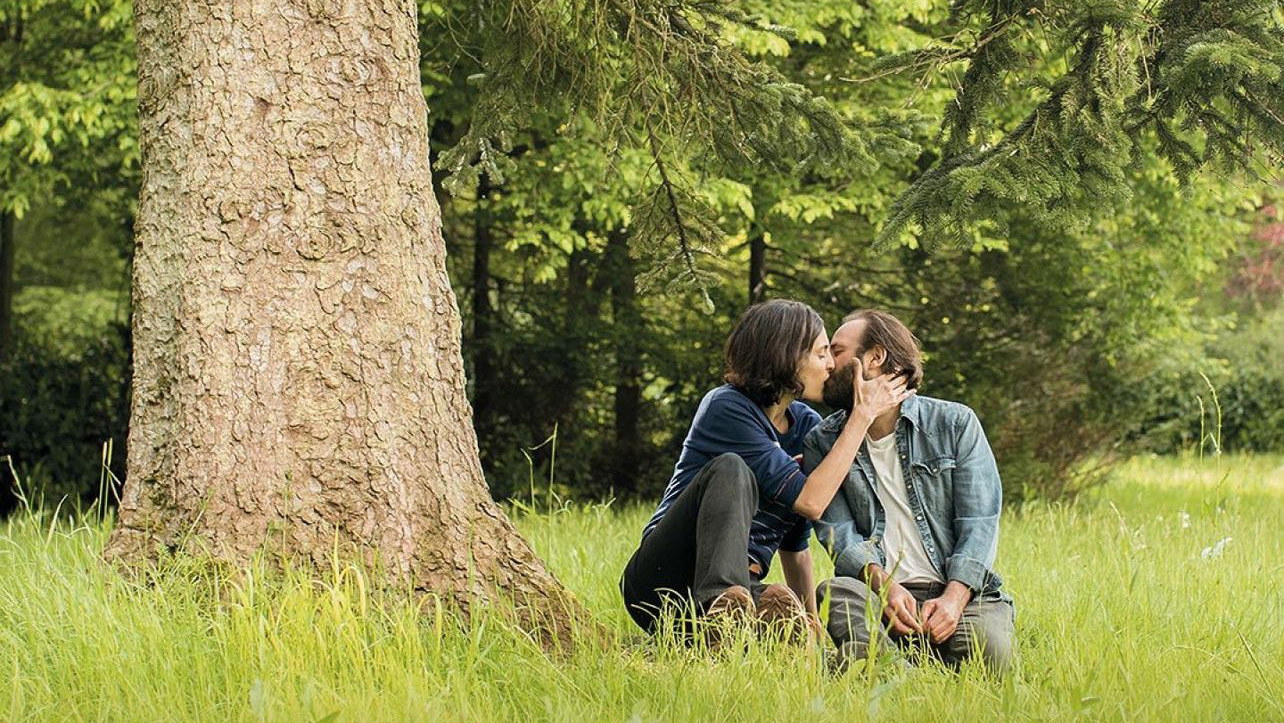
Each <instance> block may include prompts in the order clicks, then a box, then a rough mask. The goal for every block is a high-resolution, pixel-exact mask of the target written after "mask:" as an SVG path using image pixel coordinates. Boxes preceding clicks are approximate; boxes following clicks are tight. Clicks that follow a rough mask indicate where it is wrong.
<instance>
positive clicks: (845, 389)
mask: <svg viewBox="0 0 1284 723" xmlns="http://www.w3.org/2000/svg"><path fill="white" fill-rule="evenodd" d="M855 381H856V362H855V361H854V360H853V361H852V362H850V363H849V364H847V365H846V366H844V367H842V368H841V369H835V370H834V371H833V372H831V373H830V375H829V378H828V379H826V380H825V388H824V390H823V391H822V392H821V398H822V399H823V400H824V402H825V406H827V407H831V408H833V409H841V410H843V411H844V412H851V411H852V395H853V394H855V393H856V391H855V386H854V385H855Z"/></svg>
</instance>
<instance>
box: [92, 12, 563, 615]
mask: <svg viewBox="0 0 1284 723" xmlns="http://www.w3.org/2000/svg"><path fill="white" fill-rule="evenodd" d="M135 8H136V10H135V12H136V22H137V34H138V48H139V67H138V74H139V106H140V111H141V119H140V136H141V143H142V152H143V169H144V181H143V188H142V196H141V200H140V204H139V214H138V224H137V230H138V235H137V244H138V248H137V256H136V258H135V262H134V320H133V329H134V350H135V354H134V364H135V366H134V396H133V406H132V411H131V424H130V436H129V458H128V480H127V482H126V486H125V491H124V495H123V500H122V502H121V506H120V522H119V526H118V527H117V528H116V530H115V531H114V532H113V534H112V537H111V540H110V542H109V546H108V555H109V556H110V557H113V558H116V559H123V560H126V561H132V560H149V559H153V558H154V557H155V556H156V555H157V554H158V553H159V552H160V551H162V550H172V549H195V550H200V551H201V552H202V553H205V554H210V555H212V556H213V557H214V558H216V559H220V560H225V561H229V562H232V563H234V564H243V563H246V562H248V561H249V560H250V559H251V556H253V555H254V554H255V553H256V552H257V551H259V550H261V549H266V550H268V551H270V552H275V553H280V554H283V555H285V556H287V557H288V558H289V559H292V560H295V561H299V560H302V561H307V562H311V563H313V564H315V565H318V566H328V565H329V564H330V555H331V552H332V550H334V546H335V542H336V537H337V540H338V541H339V543H340V545H341V546H342V548H343V549H344V550H347V551H348V552H349V553H351V554H356V555H359V556H360V557H362V558H363V559H364V560H365V561H366V562H367V563H369V564H372V565H373V564H374V563H376V562H377V563H378V565H379V567H380V569H383V570H386V571H387V573H388V574H389V575H390V576H391V577H392V578H393V579H394V580H395V581H397V582H400V583H406V582H409V583H411V584H413V586H414V588H415V589H417V590H419V591H422V592H424V593H434V594H436V595H440V596H442V597H443V598H446V599H448V600H451V601H453V602H455V603H456V604H458V605H459V606H460V607H461V608H463V609H464V610H465V611H467V610H468V609H470V608H474V609H475V607H476V606H477V605H478V604H479V603H480V602H482V601H491V600H495V599H496V597H497V595H498V594H499V593H503V595H505V596H508V597H510V598H512V599H514V600H515V601H516V602H517V604H518V605H519V606H524V609H525V610H526V615H527V618H528V621H531V620H534V619H536V618H539V619H542V620H544V621H546V622H549V623H552V625H551V627H544V628H542V632H544V633H546V634H549V633H551V634H553V635H555V636H556V637H557V638H558V639H563V640H564V639H565V638H566V633H567V631H568V629H569V628H568V626H567V625H566V623H567V622H568V617H569V615H570V614H571V613H572V612H573V608H574V603H573V602H572V601H571V598H570V597H569V595H568V594H567V593H566V592H565V590H564V588H562V586H561V585H559V584H558V583H557V581H556V580H554V579H553V577H552V576H551V575H550V574H549V573H548V572H547V571H546V570H545V568H544V565H543V564H542V563H541V562H540V561H539V559H538V558H537V557H536V556H535V555H534V554H533V552H532V551H531V548H530V547H529V546H528V545H527V543H526V542H525V541H524V540H523V539H522V538H521V537H520V536H519V535H518V534H517V532H516V531H515V530H514V529H513V527H512V525H511V524H510V522H509V521H508V519H507V518H506V517H505V515H504V514H503V512H502V511H501V510H500V509H499V508H498V507H496V506H495V504H494V503H493V502H492V501H491V499H490V496H489V494H488V492H487V489H486V486H485V480H484V479H483V477H482V470H481V466H480V465H479V463H478V458H477V441H476V436H475V434H474V432H473V428H472V414H471V411H470V409H469V406H468V401H467V398H466V396H465V391H464V371H463V360H462V358H461V356H460V318H459V311H458V308H457V306H456V301H455V296H454V294H453V293H452V291H451V288H450V283H449V280H448V278H447V276H446V269H445V258H444V255H445V250H444V245H443V242H442V237H441V228H440V213H439V209H438V206H437V203H436V200H435V199H434V197H433V190H432V182H431V177H430V174H429V168H428V146H427V124H426V108H425V105H424V99H423V94H422V91H421V89H420V84H419V72H418V45H417V37H416V22H415V12H416V5H415V3H414V1H413V0H386V1H385V2H380V3H347V2H340V1H339V0H247V1H246V2H240V3H206V2H192V1H190V0H188V1H181V0H180V1H178V2H171V1H162V0H138V2H137V3H136V5H135ZM546 640H547V638H546Z"/></svg>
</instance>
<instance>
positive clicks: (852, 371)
mask: <svg viewBox="0 0 1284 723" xmlns="http://www.w3.org/2000/svg"><path fill="white" fill-rule="evenodd" d="M864 336H865V320H864V319H855V320H853V321H849V322H847V323H846V324H843V325H842V326H840V327H838V329H837V330H835V331H834V337H833V338H832V339H830V341H829V351H830V353H831V354H833V356H834V371H833V373H832V374H830V375H829V379H828V380H827V381H826V382H825V391H824V395H823V398H824V401H825V404H826V405H827V406H829V407H833V408H834V409H845V410H848V411H851V408H852V395H853V394H855V388H854V382H855V375H856V364H855V361H856V357H857V356H859V355H860V354H862V353H863V352H862V349H861V340H862V339H863V338H864ZM865 377H866V378H869V377H870V370H869V369H866V370H865Z"/></svg>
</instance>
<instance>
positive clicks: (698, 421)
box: [642, 384, 820, 576]
mask: <svg viewBox="0 0 1284 723" xmlns="http://www.w3.org/2000/svg"><path fill="white" fill-rule="evenodd" d="M788 415H789V431H787V432H785V433H784V434H781V433H779V432H778V431H776V427H775V425H773V424H772V423H771V420H770V419H767V414H766V413H765V412H764V411H763V410H762V408H761V407H759V406H758V405H757V404H754V402H753V400H751V399H749V397H747V396H745V395H744V393H743V392H741V391H740V390H738V389H736V388H735V387H733V386H731V385H730V384H724V385H723V386H720V387H718V388H717V389H714V390H713V391H711V392H709V393H708V394H706V395H704V399H703V400H701V402H700V408H699V409H698V410H696V414H695V419H693V420H692V421H691V430H690V431H689V432H687V438H686V441H685V442H683V443H682V454H681V455H680V456H679V457H678V463H677V465H675V466H674V468H673V477H672V478H671V479H670V480H669V486H668V487H667V488H665V490H664V496H663V497H662V498H660V505H659V507H657V508H656V510H655V514H654V515H652V516H651V521H650V522H648V523H647V525H646V528H644V529H643V530H642V537H644V538H645V537H646V536H647V535H648V534H649V533H650V532H651V530H653V529H655V526H656V525H657V524H659V523H660V520H661V519H662V518H663V517H664V513H666V512H668V511H669V507H670V506H672V505H673V502H674V500H676V499H677V498H678V495H680V494H682V491H683V490H685V489H686V488H687V485H689V484H691V480H693V479H695V476H696V474H698V473H699V472H700V469H701V468H702V467H704V466H705V465H706V464H708V463H709V461H710V460H712V459H713V458H714V457H717V456H718V455H721V454H725V453H727V452H734V453H736V454H737V455H739V456H740V458H741V459H743V460H744V461H745V464H746V465H748V467H749V469H750V471H752V472H753V476H754V479H755V480H757V482H758V512H757V514H755V515H754V518H753V525H752V526H751V527H750V530H749V549H748V555H749V559H750V561H751V562H756V563H758V565H759V567H761V568H762V574H763V576H766V574H767V569H768V568H769V567H770V566H771V559H772V558H773V557H774V556H775V554H776V550H777V549H783V550H789V551H791V552H797V551H799V550H805V549H807V541H808V540H807V538H808V536H809V535H810V533H811V523H810V522H808V521H807V518H805V517H803V516H801V515H799V514H798V513H796V512H794V511H793V508H794V500H796V499H798V494H799V493H800V492H801V491H802V487H803V483H804V482H806V481H807V477H806V475H804V474H803V472H802V469H801V468H800V467H799V466H798V463H797V462H796V461H794V456H795V455H798V454H802V449H803V438H804V437H806V436H807V433H808V432H810V431H811V430H812V428H813V427H815V426H816V425H817V424H819V423H820V415H819V414H817V413H816V412H815V411H814V410H813V409H812V408H811V407H808V406H807V405H806V404H803V403H802V402H794V403H793V404H791V405H789V410H788Z"/></svg>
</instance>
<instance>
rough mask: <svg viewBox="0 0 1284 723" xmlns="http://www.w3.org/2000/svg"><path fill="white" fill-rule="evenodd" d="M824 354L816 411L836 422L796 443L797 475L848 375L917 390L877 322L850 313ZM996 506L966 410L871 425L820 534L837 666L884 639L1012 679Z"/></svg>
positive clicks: (920, 406)
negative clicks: (826, 364)
mask: <svg viewBox="0 0 1284 723" xmlns="http://www.w3.org/2000/svg"><path fill="white" fill-rule="evenodd" d="M830 348H831V351H832V353H833V357H834V364H835V372H834V373H833V375H832V376H831V377H830V378H829V380H828V381H827V382H826V384H825V389H824V399H825V403H826V404H828V405H830V406H831V407H834V408H836V409H838V410H839V411H838V412H835V413H834V414H832V415H830V416H829V417H828V418H826V419H825V420H824V421H823V422H822V423H821V424H820V425H819V426H818V427H816V428H815V429H814V430H812V431H811V432H810V433H809V434H808V435H807V437H806V439H805V440H804V443H803V455H804V468H805V469H811V468H812V467H813V466H815V465H816V464H817V463H818V462H819V460H821V459H823V458H824V457H825V455H826V454H827V453H828V452H829V449H830V447H831V446H832V445H833V443H834V440H835V439H836V438H837V435H838V433H839V431H840V430H842V428H843V425H844V420H845V419H846V417H847V415H848V413H849V412H848V409H849V405H850V400H851V398H852V383H853V380H854V379H855V377H856V375H857V374H859V375H861V378H870V377H871V376H878V375H881V374H884V373H897V374H902V375H904V376H905V378H906V379H907V380H908V387H909V388H911V389H917V388H918V385H919V383H920V382H921V381H922V378H923V365H922V357H921V354H920V352H919V347H918V340H917V339H915V338H914V335H913V334H911V333H910V331H909V329H907V328H906V327H905V325H904V324H902V323H901V322H900V321H899V320H898V319H896V318H895V317H894V316H892V315H891V314H887V313H885V312H881V311H858V312H856V313H853V314H851V315H849V316H848V317H847V318H845V319H844V320H843V325H842V326H840V327H839V328H838V330H836V331H835V332H834V336H833V338H832V339H831V347H830ZM1001 500H1002V488H1001V486H1000V481H999V472H998V469H997V467H996V466H995V463H994V455H993V453H992V452H991V451H990V445H989V443H988V442H987V441H986V439H985V433H984V432H983V431H982V429H981V424H980V422H979V421H978V420H977V418H976V414H975V413H974V412H973V411H972V410H971V409H969V408H967V407H965V406H963V405H962V404H957V403H955V402H947V401H943V400H940V399H932V398H930V397H923V396H921V395H915V396H911V397H909V398H907V399H905V400H904V401H903V402H901V403H900V405H898V406H897V407H896V408H892V409H890V410H888V411H886V412H884V413H882V414H881V415H879V416H878V417H877V418H876V419H875V420H874V422H873V424H871V425H870V427H869V430H868V432H867V436H866V438H865V442H864V444H863V445H862V447H861V450H860V452H859V454H858V455H857V457H856V460H855V461H854V462H853V463H852V466H851V469H850V471H849V473H848V475H847V479H846V480H845V481H844V482H843V485H842V488H841V489H840V490H839V492H838V494H837V495H835V496H834V499H833V501H832V502H831V503H830V505H829V508H828V509H827V510H826V511H825V513H824V514H823V515H822V518H821V520H820V521H818V522H817V535H818V536H819V538H820V540H821V542H822V544H824V545H825V547H826V548H827V549H828V550H829V552H830V555H831V557H833V560H834V575H835V577H834V579H832V580H828V581H826V582H824V583H822V584H821V585H820V588H819V589H818V593H817V595H818V597H819V596H826V595H827V596H828V597H829V622H828V629H829V634H830V636H831V637H832V638H833V640H834V643H835V644H836V645H837V646H838V649H839V652H840V656H841V660H842V661H843V662H844V663H850V662H851V661H853V660H856V659H860V658H864V657H866V656H867V655H868V652H869V648H870V646H871V645H874V646H880V645H885V644H887V643H888V642H889V641H890V642H894V643H896V644H897V645H899V646H900V647H902V648H910V649H915V648H917V649H919V650H926V651H930V652H931V653H932V654H933V655H934V656H936V657H938V658H940V659H941V660H943V661H944V662H946V663H947V664H950V665H955V666H956V665H958V664H959V663H961V662H962V661H963V660H965V659H967V658H968V657H970V656H972V655H974V654H979V655H980V656H981V659H982V661H983V662H984V664H985V666H986V667H987V668H988V669H989V670H991V671H992V672H995V673H1002V672H1004V671H1005V670H1006V669H1007V668H1008V666H1009V664H1010V662H1011V658H1012V649H1013V628H1014V625H1013V623H1014V617H1015V615H1014V609H1013V606H1012V599H1011V598H1010V597H1009V596H1008V595H1007V594H1006V593H1005V592H1004V591H1003V590H1002V581H1001V580H1000V578H999V576H998V574H996V573H995V572H994V569H993V566H994V556H995V550H996V548H997V543H998V532H999V508H1000V504H1001ZM867 607H868V609H869V610H870V611H871V612H872V613H873V614H872V615H870V616H867V615H866V610H867ZM879 612H881V619H878V618H879V617H880V616H879V614H878V613H879ZM869 618H875V619H873V620H871V619H869Z"/></svg>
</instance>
